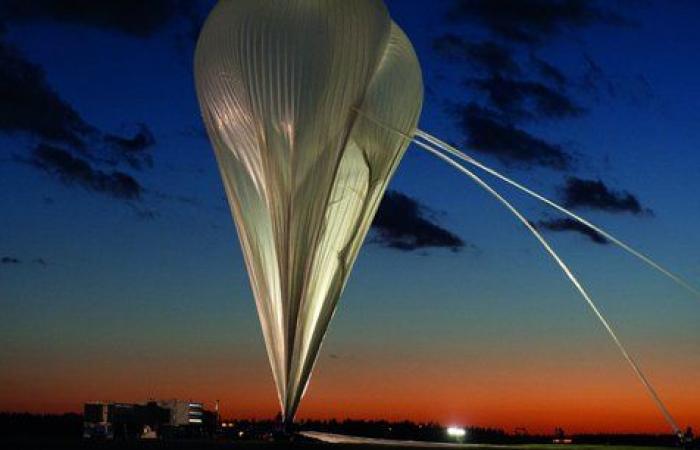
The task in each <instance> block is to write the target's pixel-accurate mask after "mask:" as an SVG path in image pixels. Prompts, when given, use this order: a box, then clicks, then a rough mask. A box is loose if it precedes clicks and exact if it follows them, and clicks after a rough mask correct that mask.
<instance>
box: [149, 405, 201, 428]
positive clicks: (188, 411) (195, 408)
mask: <svg viewBox="0 0 700 450" xmlns="http://www.w3.org/2000/svg"><path fill="white" fill-rule="evenodd" d="M156 403H157V404H158V406H160V407H161V408H166V409H169V410H170V422H169V425H171V426H175V427H179V426H184V425H190V424H201V423H203V419H204V417H203V416H204V404H203V403H199V402H192V401H184V400H160V401H158V402H156Z"/></svg>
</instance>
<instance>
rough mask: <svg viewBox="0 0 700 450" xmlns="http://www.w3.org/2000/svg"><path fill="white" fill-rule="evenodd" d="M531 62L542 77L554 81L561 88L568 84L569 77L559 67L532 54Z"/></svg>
mask: <svg viewBox="0 0 700 450" xmlns="http://www.w3.org/2000/svg"><path fill="white" fill-rule="evenodd" d="M530 62H531V63H532V64H533V66H534V67H535V70H536V71H537V73H538V74H539V75H540V77H542V78H544V79H545V80H549V81H551V82H553V83H554V84H556V85H557V86H559V87H560V88H562V87H564V86H566V83H567V82H568V78H567V77H566V75H564V73H563V72H562V71H561V70H559V69H558V68H557V67H555V66H554V65H552V64H550V63H548V62H547V61H545V60H543V59H540V58H539V57H537V56H535V55H530Z"/></svg>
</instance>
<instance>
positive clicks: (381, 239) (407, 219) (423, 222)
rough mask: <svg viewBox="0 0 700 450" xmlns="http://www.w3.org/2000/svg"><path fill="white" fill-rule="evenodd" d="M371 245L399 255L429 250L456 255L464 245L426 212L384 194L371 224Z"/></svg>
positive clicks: (407, 200)
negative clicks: (405, 252) (372, 233)
mask: <svg viewBox="0 0 700 450" xmlns="http://www.w3.org/2000/svg"><path fill="white" fill-rule="evenodd" d="M372 227H373V229H374V230H375V231H376V239H375V240H374V242H376V243H379V244H381V245H383V246H385V247H389V248H393V249H396V250H402V251H407V252H408V251H414V250H418V249H425V248H429V247H442V248H449V249H451V250H452V251H455V252H456V251H460V250H461V249H462V248H463V247H465V245H466V244H465V242H464V241H463V240H462V239H461V238H460V237H459V236H457V235H456V234H454V233H452V232H451V231H448V230H446V229H445V228H442V227H441V226H440V225H437V224H436V223H434V222H432V221H431V220H430V219H429V218H428V217H426V208H425V207H424V206H423V205H421V204H420V203H419V202H418V201H417V200H415V199H413V198H411V197H409V196H407V195H406V194H403V193H401V192H398V191H391V190H389V191H387V192H386V193H385V194H384V198H383V199H382V202H381V204H380V206H379V210H378V211H377V215H376V216H375V218H374V222H373V223H372Z"/></svg>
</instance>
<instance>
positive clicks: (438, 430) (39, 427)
mask: <svg viewBox="0 0 700 450" xmlns="http://www.w3.org/2000/svg"><path fill="white" fill-rule="evenodd" d="M226 422H227V425H229V424H231V425H232V426H230V427H228V428H222V431H226V432H228V435H230V436H235V437H236V438H238V439H258V438H265V437H266V436H269V435H270V434H271V433H274V432H275V431H277V430H279V421H278V420H231V421H226ZM82 427H83V417H82V415H80V414H60V415H59V414H29V413H0V438H6V437H66V438H79V437H80V436H82ZM295 430H296V431H321V432H327V433H336V434H347V435H353V436H362V437H369V438H380V439H398V440H414V441H433V442H454V438H451V437H449V436H447V434H446V431H445V427H444V425H441V424H439V423H435V422H425V423H416V422H410V421H399V422H390V421H386V420H350V419H346V420H342V421H339V420H302V421H299V422H297V423H296V424H295ZM466 431H467V435H466V437H465V442H470V443H483V444H541V443H551V442H552V439H553V438H554V437H558V438H562V437H564V435H565V434H564V431H563V430H561V429H556V430H554V433H553V434H550V435H547V434H530V433H528V432H527V430H525V429H522V428H520V429H516V431H515V432H513V433H507V432H506V431H504V430H503V429H499V428H481V427H467V428H466ZM239 432H243V434H242V435H239V434H238V433H239ZM566 437H568V438H571V439H572V440H573V442H574V443H576V444H609V445H634V446H667V447H672V446H677V445H678V439H677V438H676V437H675V436H673V435H671V434H574V435H566ZM696 448H697V447H696Z"/></svg>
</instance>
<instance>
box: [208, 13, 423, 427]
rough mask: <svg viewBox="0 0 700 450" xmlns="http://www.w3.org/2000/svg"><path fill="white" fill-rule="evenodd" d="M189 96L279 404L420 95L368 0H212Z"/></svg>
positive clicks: (408, 53) (401, 51) (320, 331)
mask: <svg viewBox="0 0 700 450" xmlns="http://www.w3.org/2000/svg"><path fill="white" fill-rule="evenodd" d="M195 78H196V80H195V81H196V86H197V95H198V98H199V102H200V106H201V109H202V115H203V118H204V122H205V124H206V127H207V132H208V134H209V137H210V139H211V142H212V144H213V147H214V152H215V154H216V158H217V162H218V164H219V168H220V172H221V176H222V178H223V182H224V187H225V190H226V194H227V197H228V201H229V205H230V207H231V210H232V213H233V217H234V220H235V223H236V226H237V229H238V236H239V239H240V243H241V247H242V249H243V254H244V257H245V262H246V266H247V269H248V274H249V277H250V283H251V287H252V290H253V295H254V297H255V302H256V306H257V309H258V316H259V318H260V323H261V325H262V330H263V336H264V339H265V345H266V347H267V352H268V357H269V360H270V365H271V367H272V373H273V376H274V380H275V384H276V387H277V394H278V397H279V401H280V405H281V408H282V414H283V417H284V420H285V422H287V423H289V422H290V421H291V420H292V419H293V417H294V414H295V412H296V410H297V407H298V405H299V401H300V399H301V396H302V395H303V392H304V390H305V388H306V386H307V384H308V380H309V376H310V374H311V370H312V367H313V365H314V362H315V361H316V358H317V355H318V351H319V348H320V346H321V342H322V340H323V337H324V335H325V332H326V329H327V327H328V324H329V322H330V320H331V318H332V316H333V313H334V311H335V308H336V305H337V302H338V298H339V297H340V294H341V292H342V290H343V288H344V286H345V283H346V281H347V279H348V276H349V275H350V270H351V268H352V265H353V263H354V262H355V258H356V257H357V254H358V251H359V249H360V247H361V246H362V242H363V241H364V238H365V236H366V234H367V231H368V230H369V227H370V225H371V223H372V219H373V218H374V214H375V212H376V210H377V207H378V206H379V202H380V200H381V198H382V196H383V194H384V191H385V189H386V186H387V184H388V182H389V179H390V178H391V176H392V174H393V173H394V170H395V169H396V167H397V165H398V163H399V161H400V160H401V157H402V156H403V153H404V152H405V150H406V147H407V146H408V144H409V142H410V139H405V138H403V137H402V136H399V135H396V134H395V133H392V132H390V131H387V130H385V129H384V128H382V127H380V126H378V125H376V124H373V123H371V122H368V121H364V120H358V118H357V113H356V112H355V108H357V107H360V108H361V109H362V110H364V111H369V112H370V113H371V114H372V115H374V116H375V117H379V118H381V120H382V121H384V122H386V123H390V124H392V126H394V127H397V128H399V129H402V130H406V131H407V132H411V133H412V132H413V130H415V127H416V123H417V121H418V116H419V114H420V109H421V105H422V99H423V82H422V78H421V71H420V65H419V64H418V60H417V58H416V55H415V53H414V51H413V47H412V46H411V43H410V42H409V40H408V39H407V38H406V36H405V35H404V33H403V32H402V31H401V29H400V28H399V27H398V26H397V25H396V24H395V23H393V21H392V20H391V18H390V17H389V14H388V12H387V10H386V7H385V6H384V4H383V2H382V1H381V0H353V1H352V2H350V1H339V0H321V1H319V0H314V1H310V0H285V1H273V0H265V1H262V0H236V1H221V2H219V3H218V4H217V5H216V7H215V8H214V10H213V11H212V12H211V14H210V15H209V17H208V18H207V21H206V24H205V26H204V28H203V30H202V32H201V34H200V38H199V42H198V43H197V50H196V55H195Z"/></svg>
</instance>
